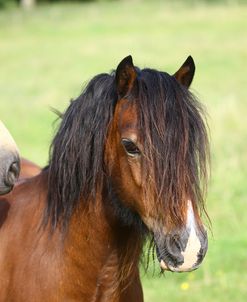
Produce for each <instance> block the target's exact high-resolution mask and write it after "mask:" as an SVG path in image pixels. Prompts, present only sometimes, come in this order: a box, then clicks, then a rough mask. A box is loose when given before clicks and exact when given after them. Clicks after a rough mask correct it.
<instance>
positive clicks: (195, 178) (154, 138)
mask: <svg viewBox="0 0 247 302" xmlns="http://www.w3.org/2000/svg"><path fill="white" fill-rule="evenodd" d="M137 87H138V97H137V98H136V95H135V96H131V95H130V96H128V98H129V100H130V101H135V102H137V104H138V106H137V107H138V119H139V121H138V122H139V127H140V129H142V132H143V133H142V134H143V142H144V150H145V151H144V152H145V154H144V157H145V161H144V165H146V166H147V169H145V170H146V171H147V175H144V177H148V174H150V173H149V172H150V170H152V171H153V178H154V180H155V183H156V187H157V188H156V191H157V195H158V196H159V198H161V196H163V195H164V194H165V196H167V201H166V202H165V203H166V208H167V210H169V212H170V213H172V214H173V215H174V218H175V219H176V218H177V219H178V220H179V217H176V214H175V212H176V211H175V209H176V207H178V206H179V205H178V200H180V198H181V197H183V192H182V190H184V188H185V186H186V191H187V193H189V194H190V196H192V198H193V200H196V201H197V202H198V203H199V204H201V205H203V197H202V195H203V194H202V190H201V186H200V182H201V180H202V181H204V180H205V179H206V177H207V169H206V166H207V155H208V148H207V146H208V142H207V132H206V128H205V124H204V121H203V118H202V115H203V112H202V109H201V106H200V104H199V102H198V101H197V100H196V98H195V97H194V96H193V95H192V94H191V93H190V92H189V91H188V90H187V88H185V87H183V86H182V85H180V84H179V83H178V82H177V80H176V79H175V78H174V77H172V76H170V75H169V74H167V73H163V72H159V71H156V70H152V69H143V70H139V69H138V77H137ZM116 103H117V93H116V88H115V75H114V73H112V74H99V75H97V76H95V77H94V78H93V79H92V80H91V81H90V82H89V84H88V85H87V87H86V88H85V90H84V91H83V93H82V94H81V95H80V96H79V97H78V98H77V99H76V100H74V101H72V102H71V104H70V106H69V107H68V109H67V110H66V112H65V113H64V114H63V118H62V122H61V125H60V128H59V130H58V132H57V134H56V135H55V137H54V139H53V142H52V145H51V151H50V161H49V168H48V171H49V179H48V203H47V208H46V213H45V220H46V222H48V220H50V221H51V224H52V226H53V228H55V227H56V226H57V224H58V222H59V221H61V223H62V224H63V225H64V226H66V225H67V224H68V221H69V219H70V217H71V214H72V213H73V211H74V209H75V207H76V206H77V205H78V202H79V200H80V197H81V196H82V197H83V200H85V201H86V200H89V199H92V198H94V197H95V194H96V192H100V190H102V185H103V181H104V177H105V172H104V143H105V138H106V134H107V130H108V125H109V123H110V121H111V120H112V117H113V114H114V108H115V105H116ZM151 174H152V173H151Z"/></svg>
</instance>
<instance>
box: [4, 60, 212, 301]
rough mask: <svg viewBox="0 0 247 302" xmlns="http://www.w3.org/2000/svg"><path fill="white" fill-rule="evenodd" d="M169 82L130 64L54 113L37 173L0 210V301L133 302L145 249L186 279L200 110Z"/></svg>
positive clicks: (198, 173)
mask: <svg viewBox="0 0 247 302" xmlns="http://www.w3.org/2000/svg"><path fill="white" fill-rule="evenodd" d="M194 72H195V64H194V61H193V59H192V57H191V56H189V57H188V58H187V60H186V61H185V62H184V64H183V65H182V66H181V67H180V68H179V70H178V71H177V72H176V73H175V74H174V75H169V74H168V73H166V72H161V71H157V70H155V69H150V68H145V69H140V68H138V67H136V66H134V64H133V60H132V57H131V56H128V57H126V58H124V59H123V60H122V61H121V62H120V63H119V65H118V66H117V69H116V70H115V71H113V72H111V73H109V74H108V73H102V74H98V75H96V76H95V77H94V78H93V79H91V80H90V81H89V83H88V85H87V86H86V88H85V89H84V91H83V92H82V94H81V95H80V96H79V97H78V98H76V99H75V100H73V101H72V102H71V103H70V105H69V107H68V109H67V110H66V111H65V112H64V113H63V114H62V118H61V123H60V126H59V127H58V130H57V133H56V135H55V137H54V139H53V141H52V144H51V148H50V159H49V164H48V166H47V167H45V168H44V169H43V170H42V171H41V173H39V174H38V175H37V176H35V177H31V178H28V179H26V180H25V181H23V182H21V183H20V184H19V185H17V186H16V187H15V188H14V190H13V191H12V192H11V193H10V194H8V195H6V196H4V197H3V198H2V199H1V200H0V202H4V203H6V204H8V208H7V210H6V212H5V213H4V215H2V216H3V217H5V219H2V221H1V228H0V271H1V274H0V284H1V287H0V301H6V300H8V301H18V302H22V301H23V302H24V301H35V302H40V301H51V302H58V301H59V302H61V301H84V302H106V301H108V302H109V301H110V302H123V301H129V302H134V301H135V302H141V301H143V292H142V286H141V281H140V274H139V262H140V259H141V256H142V250H143V247H144V244H145V242H146V240H151V241H152V243H153V248H154V249H156V254H157V259H158V262H159V264H160V268H161V270H162V271H164V270H170V271H173V272H185V271H191V270H194V269H197V268H198V267H199V265H200V264H201V263H202V260H203V259H204V257H205V254H206V252H207V245H208V240H207V232H206V229H205V227H204V225H203V222H202V215H203V214H204V213H206V210H205V202H204V199H205V190H206V183H207V171H208V157H209V152H208V137H207V127H206V121H205V117H204V111H203V109H202V106H201V104H200V103H199V102H198V101H197V99H196V98H195V96H194V95H193V94H192V93H191V92H190V91H189V90H188V88H189V86H190V84H191V82H192V80H193V76H194Z"/></svg>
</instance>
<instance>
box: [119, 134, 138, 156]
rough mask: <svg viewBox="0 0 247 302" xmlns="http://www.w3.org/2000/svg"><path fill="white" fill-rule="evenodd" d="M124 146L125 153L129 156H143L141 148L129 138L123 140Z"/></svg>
mask: <svg viewBox="0 0 247 302" xmlns="http://www.w3.org/2000/svg"><path fill="white" fill-rule="evenodd" d="M122 144H123V146H124V149H125V151H126V152H127V153H128V155H129V156H132V157H134V156H137V155H140V154H141V152H140V150H139V148H138V147H137V146H136V144H135V143H133V142H132V141H131V140H129V139H127V138H123V139H122Z"/></svg>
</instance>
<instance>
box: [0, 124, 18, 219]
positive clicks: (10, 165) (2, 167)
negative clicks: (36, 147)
mask: <svg viewBox="0 0 247 302" xmlns="http://www.w3.org/2000/svg"><path fill="white" fill-rule="evenodd" d="M19 170H20V163H19V152H18V149H17V146H16V144H15V142H14V140H13V138H12V137H11V135H10V134H9V132H8V130H7V129H6V128H5V126H4V125H3V123H2V122H1V121H0V195H2V194H6V193H8V192H9V191H11V189H12V188H13V185H14V183H15V181H16V179H17V178H18V175H19ZM0 207H1V205H0ZM0 215H1V213H0Z"/></svg>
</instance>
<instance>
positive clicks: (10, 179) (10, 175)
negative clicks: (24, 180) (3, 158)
mask: <svg viewBox="0 0 247 302" xmlns="http://www.w3.org/2000/svg"><path fill="white" fill-rule="evenodd" d="M19 173H20V164H19V162H17V161H15V162H13V163H12V164H11V165H10V167H9V170H8V172H7V175H6V178H5V181H4V182H5V185H6V186H10V187H11V186H13V185H14V183H15V182H16V180H17V178H18V177H19Z"/></svg>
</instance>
